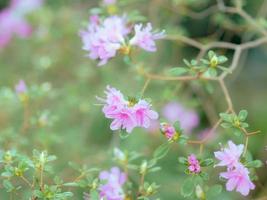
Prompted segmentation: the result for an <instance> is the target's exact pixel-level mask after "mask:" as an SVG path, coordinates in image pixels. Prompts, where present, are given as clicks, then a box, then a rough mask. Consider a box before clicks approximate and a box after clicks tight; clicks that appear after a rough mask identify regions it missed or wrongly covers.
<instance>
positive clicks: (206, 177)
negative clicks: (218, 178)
mask: <svg viewBox="0 0 267 200" xmlns="http://www.w3.org/2000/svg"><path fill="white" fill-rule="evenodd" d="M199 175H200V176H201V177H202V178H203V180H205V181H207V180H209V175H208V173H206V172H201V173H200V174H199Z"/></svg>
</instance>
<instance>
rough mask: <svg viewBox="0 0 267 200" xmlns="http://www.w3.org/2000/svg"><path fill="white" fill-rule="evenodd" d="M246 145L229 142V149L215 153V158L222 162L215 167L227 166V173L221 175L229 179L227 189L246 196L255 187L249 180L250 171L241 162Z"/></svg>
mask: <svg viewBox="0 0 267 200" xmlns="http://www.w3.org/2000/svg"><path fill="white" fill-rule="evenodd" d="M243 149H244V145H242V144H240V145H235V144H234V143H233V142H232V141H228V148H224V149H222V150H221V151H217V152H214V155H215V157H216V158H217V159H218V160H220V162H219V163H218V164H217V165H215V166H226V167H227V172H222V173H220V176H221V177H223V178H225V179H228V181H227V183H226V189H227V190H228V191H233V190H234V189H236V191H238V192H240V193H241V194H242V195H244V196H246V195H248V194H249V191H250V190H253V189H254V188H255V185H254V184H253V183H252V182H251V180H250V178H249V170H248V169H247V168H246V167H245V166H244V165H243V164H242V163H241V162H240V156H241V155H242V153H243Z"/></svg>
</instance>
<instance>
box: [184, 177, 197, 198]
mask: <svg viewBox="0 0 267 200" xmlns="http://www.w3.org/2000/svg"><path fill="white" fill-rule="evenodd" d="M194 188H195V185H194V182H193V180H192V178H191V177H190V178H188V179H186V180H185V182H184V183H183V185H182V187H181V195H182V196H183V197H189V196H191V195H192V194H193V192H194Z"/></svg>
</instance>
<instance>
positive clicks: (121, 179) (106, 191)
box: [99, 167, 127, 200]
mask: <svg viewBox="0 0 267 200" xmlns="http://www.w3.org/2000/svg"><path fill="white" fill-rule="evenodd" d="M99 179H100V180H101V181H104V182H105V183H103V184H101V185H100V186H99V194H100V197H101V198H105V199H106V200H124V197H125V194H124V191H123V188H122V186H123V184H124V183H125V182H126V180H127V177H126V174H125V173H123V172H121V171H120V169H119V168H118V167H113V168H111V170H110V171H102V172H101V173H100V174H99Z"/></svg>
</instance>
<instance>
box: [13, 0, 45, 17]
mask: <svg viewBox="0 0 267 200" xmlns="http://www.w3.org/2000/svg"><path fill="white" fill-rule="evenodd" d="M43 3H44V0H11V3H10V8H11V9H14V11H16V14H20V15H25V14H28V13H30V12H33V11H34V10H35V9H38V8H39V7H41V6H42V5H43Z"/></svg>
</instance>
